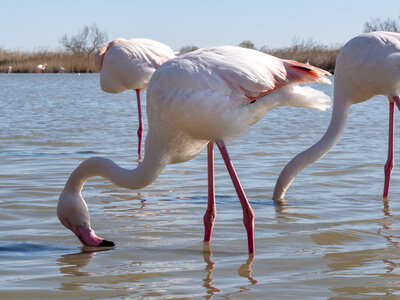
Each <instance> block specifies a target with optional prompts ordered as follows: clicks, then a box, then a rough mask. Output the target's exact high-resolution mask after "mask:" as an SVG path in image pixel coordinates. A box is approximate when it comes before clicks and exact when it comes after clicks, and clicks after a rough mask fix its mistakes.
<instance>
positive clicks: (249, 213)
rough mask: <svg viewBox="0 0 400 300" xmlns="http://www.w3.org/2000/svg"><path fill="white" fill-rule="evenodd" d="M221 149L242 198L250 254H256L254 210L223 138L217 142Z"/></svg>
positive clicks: (239, 196) (238, 193)
mask: <svg viewBox="0 0 400 300" xmlns="http://www.w3.org/2000/svg"><path fill="white" fill-rule="evenodd" d="M216 144H217V146H218V148H219V151H220V152H221V155H222V158H223V159H224V162H225V165H226V168H227V169H228V172H229V175H230V177H231V180H232V182H233V186H234V187H235V190H236V193H237V195H238V198H239V200H240V204H241V205H242V210H243V223H244V226H245V228H246V231H247V242H248V247H249V254H254V212H253V209H252V208H251V206H250V203H249V201H247V198H246V195H245V194H244V190H243V188H242V185H241V184H240V181H239V178H238V176H237V174H236V171H235V168H234V167H233V164H232V161H231V159H230V157H229V154H228V151H227V150H226V146H225V143H224V141H223V140H219V141H217V142H216Z"/></svg>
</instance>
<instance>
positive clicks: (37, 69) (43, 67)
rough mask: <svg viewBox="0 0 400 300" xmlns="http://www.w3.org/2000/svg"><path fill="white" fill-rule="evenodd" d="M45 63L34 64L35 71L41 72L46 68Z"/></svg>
mask: <svg viewBox="0 0 400 300" xmlns="http://www.w3.org/2000/svg"><path fill="white" fill-rule="evenodd" d="M46 66H47V64H46V63H44V64H39V65H37V66H36V73H43V72H44V70H45V69H46Z"/></svg>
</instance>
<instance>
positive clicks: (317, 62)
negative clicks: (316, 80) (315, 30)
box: [261, 44, 341, 74]
mask: <svg viewBox="0 0 400 300" xmlns="http://www.w3.org/2000/svg"><path fill="white" fill-rule="evenodd" d="M340 49H341V47H335V48H329V47H326V46H321V45H311V46H310V45H304V44H299V45H294V46H291V47H287V48H279V49H266V48H262V49H261V51H263V52H265V53H268V54H271V55H274V56H276V57H279V58H282V59H292V60H297V61H299V62H303V63H310V64H311V65H313V66H316V67H318V68H321V69H324V70H327V71H328V72H330V73H332V74H333V73H334V70H335V64H336V57H337V55H338V54H339V52H340Z"/></svg>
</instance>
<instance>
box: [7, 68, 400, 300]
mask: <svg viewBox="0 0 400 300" xmlns="http://www.w3.org/2000/svg"><path fill="white" fill-rule="evenodd" d="M314 86H315V87H316V88H318V89H321V90H323V91H325V92H326V93H327V94H329V95H332V86H327V85H314ZM0 91H1V92H0V105H1V110H0V161H1V165H0V298H2V299H9V298H27V299H28V298H29V299H36V298H37V299H58V298H82V299H106V298H107V299H110V298H115V299H126V298H143V297H148V298H150V299H151V298H154V299H162V298H197V299H201V298H206V299H210V298H213V297H214V298H224V299H236V298H246V299H265V298H270V299H276V298H278V297H282V298H284V299H312V298H315V299H343V298H368V299H374V298H385V297H388V298H390V296H393V297H395V296H396V295H399V294H400V269H399V266H400V259H399V245H400V232H399V215H400V214H399V212H400V205H399V196H400V170H399V169H398V168H396V167H395V169H394V172H393V178H392V185H391V189H390V199H389V201H384V200H383V199H382V196H381V195H382V189H383V178H384V177H383V165H384V163H385V161H386V155H387V131H388V105H387V99H386V98H385V97H382V96H378V97H375V98H374V99H372V100H369V101H367V102H365V103H362V104H358V105H355V106H353V107H352V108H351V111H350V115H349V120H348V124H347V127H346V129H345V132H344V135H343V137H342V138H341V140H340V141H339V143H338V144H337V146H336V147H335V148H334V149H333V150H332V151H331V152H330V153H329V154H327V155H326V156H325V157H324V158H322V159H320V160H319V161H317V162H316V163H314V164H313V165H311V166H309V167H308V168H306V169H305V170H304V171H303V172H302V173H301V174H300V175H299V176H298V177H297V178H296V179H295V181H294V182H293V184H292V186H291V187H290V189H289V191H288V193H287V194H286V204H285V205H280V206H278V205H274V203H273V201H272V200H271V198H272V193H273V188H274V185H275V181H276V179H277V177H278V175H279V172H280V171H281V169H282V168H283V167H284V165H285V164H286V163H287V162H288V161H289V160H290V159H291V158H292V157H293V156H294V155H296V154H297V153H298V152H300V151H302V150H304V149H306V148H307V147H308V146H310V145H311V144H313V143H315V142H316V141H317V140H318V139H319V137H320V136H321V135H322V134H323V133H324V132H325V129H326V128H327V125H328V123H329V119H330V112H331V111H330V110H329V111H328V112H320V111H314V110H309V109H303V108H287V107H280V108H277V109H274V110H272V111H271V112H269V113H268V114H267V115H266V116H265V117H264V119H263V120H261V121H260V122H259V123H257V124H256V125H255V126H253V128H252V130H251V131H250V132H249V133H248V134H247V135H245V136H243V137H241V138H239V139H236V140H234V141H232V142H231V143H229V144H228V150H229V152H230V155H231V158H232V160H233V163H234V165H235V168H236V170H237V172H238V175H239V177H240V180H241V182H242V185H243V187H244V189H245V192H246V194H247V196H248V199H249V201H250V202H251V204H252V207H253V209H254V211H255V215H256V229H255V243H256V256H255V258H254V261H252V260H251V259H249V257H248V254H247V241H246V234H245V230H244V227H243V225H242V213H241V207H240V204H239V202H238V200H237V197H236V194H235V191H234V188H233V186H232V183H231V182H230V180H229V177H228V174H227V172H226V170H225V167H224V165H223V162H222V159H221V157H220V155H219V154H218V153H216V194H217V199H216V201H217V209H218V215H217V219H216V223H215V229H214V233H213V237H212V253H210V252H204V253H203V243H202V238H203V225H202V216H203V214H204V212H205V209H206V203H207V177H206V166H207V162H206V151H203V152H202V153H201V154H200V155H199V156H197V157H196V158H195V159H193V160H192V161H189V162H186V163H182V164H177V165H170V166H168V167H167V168H166V169H165V170H164V172H163V173H162V174H161V176H160V177H159V178H158V179H157V181H156V182H154V183H153V184H152V185H150V186H148V187H146V188H144V189H141V190H126V189H123V188H119V187H116V186H114V185H112V184H111V183H109V182H105V181H104V180H103V179H101V178H98V177H96V178H94V179H92V180H90V181H89V182H88V183H87V184H86V185H85V187H84V190H83V195H84V197H85V199H86V200H87V202H88V206H89V209H90V212H91V218H92V221H91V222H92V226H93V228H94V229H95V230H96V232H97V233H98V234H99V235H100V236H102V237H104V238H106V239H110V240H113V241H114V242H116V244H117V246H116V247H115V248H114V249H111V250H108V251H97V252H96V251H95V250H94V249H89V248H83V247H81V246H80V243H79V242H78V240H77V239H76V238H75V237H74V236H73V234H72V233H71V232H70V231H69V230H67V229H66V228H64V227H63V226H62V225H61V224H60V223H59V221H58V219H57V216H56V204H57V199H58V196H59V194H60V192H61V190H62V188H63V186H64V184H65V182H66V180H67V178H68V176H69V174H70V173H71V172H72V171H73V169H74V168H75V167H76V166H77V165H78V164H79V163H80V162H81V161H83V160H84V159H86V158H89V157H91V156H104V157H107V158H110V159H112V160H114V161H115V162H117V163H118V164H120V165H121V166H123V167H126V168H135V167H136V166H137V162H136V159H137V153H136V149H137V138H136V130H137V109H136V99H135V93H134V92H132V91H126V92H124V93H121V94H116V95H113V94H106V93H104V92H102V91H101V90H100V88H99V78H98V75H97V74H87V75H81V76H78V75H76V74H62V75H57V74H25V75H24V74H11V75H7V74H2V75H0ZM142 96H143V99H145V96H144V95H142ZM145 124H146V123H145ZM396 124H398V121H396ZM146 125H147V124H146ZM396 128H397V126H396ZM396 131H397V132H396V137H398V136H399V133H398V130H396ZM395 142H397V141H395ZM399 150H400V149H399V147H398V144H397V143H396V144H395V153H396V154H395V155H396V156H398V155H399V152H400V151H399Z"/></svg>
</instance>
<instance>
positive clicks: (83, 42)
mask: <svg viewBox="0 0 400 300" xmlns="http://www.w3.org/2000/svg"><path fill="white" fill-rule="evenodd" d="M107 39H108V38H107V33H106V32H102V31H100V29H99V28H98V27H97V25H96V24H93V25H92V26H87V25H85V26H84V27H83V29H82V30H81V31H80V32H79V33H78V34H77V35H74V36H71V38H69V37H68V35H67V34H64V35H63V36H62V37H61V39H60V43H61V44H62V45H63V46H64V48H65V49H66V50H67V51H70V52H72V53H74V54H75V55H82V54H87V55H88V56H90V54H92V53H94V52H95V51H96V50H97V49H99V48H100V47H101V46H102V45H103V44H104V43H105V42H106V40H107Z"/></svg>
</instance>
